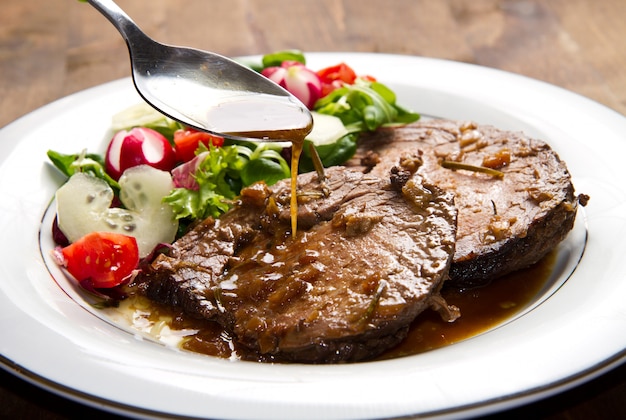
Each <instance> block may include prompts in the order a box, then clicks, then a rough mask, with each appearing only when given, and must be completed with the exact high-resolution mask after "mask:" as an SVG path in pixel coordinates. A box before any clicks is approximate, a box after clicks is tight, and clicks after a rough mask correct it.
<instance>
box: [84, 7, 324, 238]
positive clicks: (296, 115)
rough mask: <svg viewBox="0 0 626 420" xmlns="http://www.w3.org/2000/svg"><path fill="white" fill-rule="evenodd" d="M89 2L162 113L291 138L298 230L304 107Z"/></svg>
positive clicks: (243, 135)
mask: <svg viewBox="0 0 626 420" xmlns="http://www.w3.org/2000/svg"><path fill="white" fill-rule="evenodd" d="M83 1H87V2H88V3H89V4H91V5H92V6H93V7H94V8H96V9H97V10H98V11H99V12H100V13H101V14H103V15H104V16H105V17H106V18H107V19H109V21H110V22H111V23H112V24H113V25H114V26H115V27H116V28H117V30H118V31H119V32H120V34H121V35H122V37H123V38H124V40H125V41H126V44H127V46H128V51H129V54H130V61H131V68H132V77H133V82H134V84H135V88H136V89H137V92H138V93H139V94H140V95H141V97H142V98H143V99H144V100H145V101H146V102H147V103H148V104H150V105H151V106H152V107H154V108H155V109H156V110H158V111H159V112H161V113H163V114H164V115H166V116H168V117H170V118H172V119H174V120H176V121H178V122H180V123H182V124H184V125H186V126H189V127H193V128H196V129H198V130H201V131H206V132H209V133H213V134H216V135H219V136H223V137H226V138H230V139H234V140H252V139H256V140H261V141H290V142H291V143H292V145H293V147H292V158H291V205H290V207H291V228H292V229H291V230H292V236H293V237H295V234H296V228H297V205H298V202H297V175H298V162H299V157H300V154H301V151H302V147H303V144H304V138H305V137H306V136H307V134H309V133H310V132H311V130H312V128H313V117H312V115H311V113H310V112H309V110H308V108H307V107H306V106H305V105H304V104H303V103H302V102H300V100H298V99H297V98H296V97H295V96H293V95H292V94H291V93H289V92H288V91H287V90H286V89H283V88H282V87H280V86H279V85H278V84H276V83H274V82H273V81H271V80H269V79H268V78H266V77H265V76H263V75H261V74H259V73H257V72H256V71H254V70H252V69H250V68H248V67H246V66H244V65H242V64H240V63H237V62H236V61H234V60H231V59H229V58H227V57H224V56H221V55H219V54H215V53H211V52H207V51H201V50H197V49H193V48H186V47H173V46H169V45H165V44H161V43H159V42H156V41H154V40H153V39H151V38H150V37H148V36H147V35H146V34H144V33H143V32H142V31H141V29H140V28H139V27H138V26H137V24H135V22H134V21H133V20H132V19H131V18H130V16H128V15H127V14H126V13H125V12H124V11H123V10H122V9H121V8H120V7H119V6H118V5H117V4H115V2H114V1H112V0H83Z"/></svg>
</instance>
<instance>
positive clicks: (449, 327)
mask: <svg viewBox="0 0 626 420" xmlns="http://www.w3.org/2000/svg"><path fill="white" fill-rule="evenodd" d="M555 260H556V253H555V252H553V253H550V254H548V255H547V256H546V257H545V258H544V259H543V260H541V261H540V262H538V263H537V264H535V265H533V266H531V267H529V268H527V269H525V270H520V271H518V272H515V273H512V274H509V275H507V276H504V277H502V278H499V279H497V280H495V281H493V282H492V283H490V284H489V285H486V286H483V287H480V288H474V289H470V290H458V289H454V288H452V287H446V288H444V289H443V290H442V296H443V297H444V298H445V299H446V300H447V302H448V304H452V305H456V306H457V307H458V308H460V310H461V317H460V318H459V319H457V320H456V321H455V322H452V323H448V322H445V321H443V320H442V319H441V317H440V316H439V314H438V313H436V312H434V311H431V310H426V311H424V312H423V313H422V314H420V315H419V316H418V317H417V319H416V320H415V321H414V322H413V325H412V326H411V328H410V331H409V334H408V336H407V338H406V339H405V340H404V341H403V342H402V343H401V344H399V345H398V346H396V347H394V348H392V349H390V350H388V351H386V352H385V353H383V354H382V355H381V356H379V357H378V358H376V360H384V359H392V358H398V357H403V356H409V355H415V354H419V353H423V352H426V351H430V350H435V349H438V348H441V347H445V346H448V345H451V344H454V343H457V342H460V341H463V340H466V339H468V338H471V337H473V336H476V335H479V334H481V333H483V332H486V331H489V330H490V329H492V328H494V327H496V326H498V325H502V324H503V323H505V322H506V321H507V320H509V319H511V318H512V317H514V316H515V315H516V314H518V313H520V311H522V310H524V309H525V308H526V307H527V306H528V305H529V304H531V303H532V302H533V301H534V300H535V299H537V297H538V296H539V295H540V292H541V291H542V290H543V289H544V287H545V286H546V283H547V281H548V279H549V278H550V275H551V272H552V269H553V267H554V263H555ZM131 299H139V300H142V302H141V306H142V307H144V308H145V307H146V305H147V306H149V308H150V309H149V311H150V313H151V315H150V317H151V319H153V320H155V321H156V320H159V319H161V320H162V319H163V318H167V319H168V325H169V326H170V327H171V328H172V329H179V330H184V329H192V330H198V332H197V333H195V334H192V335H189V336H187V337H186V338H184V339H183V340H182V341H181V343H180V347H181V348H182V349H185V350H188V351H192V352H196V353H201V354H205V355H209V356H215V357H220V358H240V359H244V360H253V361H264V360H261V359H259V357H258V356H257V355H255V354H252V353H250V352H247V351H246V349H245V348H242V347H241V346H238V345H237V344H236V343H235V342H234V341H233V340H232V339H231V337H230V336H229V335H228V333H227V332H225V331H224V330H223V329H222V328H221V327H220V326H219V325H218V324H217V323H214V322H207V321H200V320H195V319H190V318H189V317H186V316H184V315H183V314H182V313H181V312H177V311H176V310H174V309H172V308H166V307H161V306H159V305H157V304H154V303H152V302H148V301H147V300H146V299H145V298H143V297H132V298H131Z"/></svg>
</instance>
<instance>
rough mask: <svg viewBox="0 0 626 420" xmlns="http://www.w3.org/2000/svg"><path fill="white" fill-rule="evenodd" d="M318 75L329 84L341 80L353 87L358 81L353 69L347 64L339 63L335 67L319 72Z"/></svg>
mask: <svg viewBox="0 0 626 420" xmlns="http://www.w3.org/2000/svg"><path fill="white" fill-rule="evenodd" d="M317 75H318V76H319V77H320V79H322V81H323V82H327V83H330V82H333V81H335V80H340V81H342V82H344V83H347V84H349V85H351V84H353V83H354V81H355V80H356V73H355V72H354V70H352V67H350V66H348V65H347V64H346V63H339V64H337V65H335V66H330V67H326V68H324V69H321V70H318V72H317Z"/></svg>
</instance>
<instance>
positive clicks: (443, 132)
mask: <svg viewBox="0 0 626 420" xmlns="http://www.w3.org/2000/svg"><path fill="white" fill-rule="evenodd" d="M407 156H413V157H415V156H419V157H420V158H421V159H422V160H423V165H422V166H421V167H420V168H419V170H418V171H417V174H419V175H421V176H424V177H426V178H427V179H428V180H429V182H432V183H433V184H435V185H437V186H439V187H440V188H442V189H444V190H447V191H449V192H451V193H453V194H454V196H455V204H456V206H457V210H458V213H459V214H458V230H457V242H456V251H455V255H454V262H453V264H452V267H451V269H450V277H451V279H450V283H451V284H455V285H457V286H460V287H474V286H478V285H483V284H486V283H488V282H489V281H491V280H492V279H494V278H497V277H500V276H502V275H504V274H507V273H510V272H512V271H515V270H518V269H521V268H525V267H527V266H529V265H531V264H534V263H535V262H537V261H539V260H540V259H541V258H542V257H543V256H544V255H546V254H547V253H548V252H549V251H550V250H552V249H553V248H554V247H555V246H556V245H557V244H558V243H559V242H561V241H562V240H563V239H564V238H565V236H566V235H567V233H568V232H569V231H570V230H571V229H572V227H573V225H574V218H575V215H576V209H577V204H578V201H580V202H581V203H582V204H583V205H584V203H585V201H586V199H587V197H586V196H580V197H576V196H575V195H574V187H573V185H572V182H571V179H570V174H569V173H568V171H567V168H566V166H565V164H564V163H563V162H562V161H561V160H560V159H559V157H558V155H557V154H556V153H555V152H554V151H553V150H552V149H551V148H550V147H549V146H548V145H547V144H546V143H544V142H542V141H540V140H535V139H531V138H528V137H526V136H524V135H523V134H521V133H514V132H508V131H502V130H498V129H496V128H494V127H491V126H478V125H476V124H473V123H460V122H455V121H444V120H432V121H424V122H419V123H416V124H412V125H408V126H404V127H399V128H398V127H396V128H391V129H382V130H379V131H377V132H376V133H373V134H372V135H370V136H364V137H363V138H362V139H361V142H360V145H359V150H358V151H357V155H356V156H355V158H354V159H353V160H352V161H351V162H350V165H355V166H365V167H366V171H370V172H371V173H372V174H374V175H377V176H384V175H385V174H386V173H388V172H389V170H390V169H391V168H392V167H394V166H396V165H398V162H400V161H401V159H402V158H403V157H407ZM464 165H467V166H464ZM463 168H465V169H463ZM485 170H487V172H490V173H483V172H481V171H485Z"/></svg>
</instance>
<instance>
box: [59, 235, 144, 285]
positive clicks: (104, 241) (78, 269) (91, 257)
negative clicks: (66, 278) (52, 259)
mask: <svg viewBox="0 0 626 420" xmlns="http://www.w3.org/2000/svg"><path fill="white" fill-rule="evenodd" d="M61 251H62V254H63V258H64V264H65V267H66V268H67V271H69V273H70V274H71V275H72V276H74V277H75V278H76V280H78V281H79V282H81V281H83V280H87V279H90V280H91V282H92V284H93V287H96V288H110V287H115V286H118V285H120V284H121V283H122V282H123V281H124V279H126V278H127V277H128V276H129V275H130V274H131V273H132V272H133V270H134V269H135V268H137V264H139V248H138V247H137V240H136V239H135V238H134V237H132V236H126V235H122V234H119V233H108V232H92V233H89V234H87V235H85V236H83V237H82V238H80V239H79V240H77V241H76V242H74V243H72V244H70V245H68V246H66V247H65V248H63V249H62V250H61Z"/></svg>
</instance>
